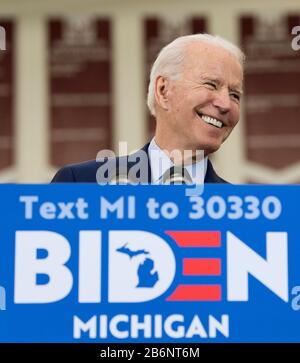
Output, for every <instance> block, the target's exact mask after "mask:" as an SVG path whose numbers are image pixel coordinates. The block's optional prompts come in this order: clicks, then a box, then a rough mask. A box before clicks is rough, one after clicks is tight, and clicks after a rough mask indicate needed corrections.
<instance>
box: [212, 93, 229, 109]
mask: <svg viewBox="0 0 300 363" xmlns="http://www.w3.org/2000/svg"><path fill="white" fill-rule="evenodd" d="M213 105H214V106H215V107H217V108H218V109H219V111H220V112H221V113H227V112H228V111H229V110H230V95H229V92H228V90H226V89H220V90H218V92H216V93H215V97H214V100H213Z"/></svg>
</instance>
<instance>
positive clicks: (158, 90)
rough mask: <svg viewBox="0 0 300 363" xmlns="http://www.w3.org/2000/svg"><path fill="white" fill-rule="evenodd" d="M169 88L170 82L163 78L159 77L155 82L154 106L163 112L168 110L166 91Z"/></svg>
mask: <svg viewBox="0 0 300 363" xmlns="http://www.w3.org/2000/svg"><path fill="white" fill-rule="evenodd" d="M169 87H170V81H169V80H168V79H167V78H166V77H164V76H159V77H157V78H156V81H155V100H156V104H157V105H159V106H160V107H161V108H163V109H164V110H168V108H169V105H168V91H169Z"/></svg>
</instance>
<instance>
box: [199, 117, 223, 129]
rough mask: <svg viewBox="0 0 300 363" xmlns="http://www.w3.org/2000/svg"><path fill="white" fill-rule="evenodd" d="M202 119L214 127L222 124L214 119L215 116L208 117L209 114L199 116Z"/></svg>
mask: <svg viewBox="0 0 300 363" xmlns="http://www.w3.org/2000/svg"><path fill="white" fill-rule="evenodd" d="M201 118H202V120H203V121H205V122H206V123H207V124H212V125H214V126H216V127H219V128H221V127H222V126H223V123H222V122H221V121H219V120H216V119H215V118H213V117H210V116H206V115H202V116H201Z"/></svg>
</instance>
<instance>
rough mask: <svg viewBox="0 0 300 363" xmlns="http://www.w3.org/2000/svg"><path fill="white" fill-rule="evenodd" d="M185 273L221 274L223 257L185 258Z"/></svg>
mask: <svg viewBox="0 0 300 363" xmlns="http://www.w3.org/2000/svg"><path fill="white" fill-rule="evenodd" d="M183 275H214V276H217V275H221V259H220V258H184V259H183Z"/></svg>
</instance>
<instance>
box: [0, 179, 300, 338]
mask: <svg viewBox="0 0 300 363" xmlns="http://www.w3.org/2000/svg"><path fill="white" fill-rule="evenodd" d="M185 191H186V188H185V187H184V186H105V187H104V186H101V187H100V186H98V185H80V184H69V185H58V184H57V185H1V186H0V195H1V204H0V215H1V219H0V342H109V343H115V342H126V343H128V342H181V343H183V342H186V343H190V342H191V343H192V342H206V343H207V342H300V331H299V326H300V311H299V309H300V268H299V261H300V243H299V242H300V240H299V232H298V220H297V215H298V203H297V201H299V200H300V187H299V186H232V185H207V186H205V189H204V192H203V194H201V195H198V196H197V195H194V196H193V195H192V196H186V193H185Z"/></svg>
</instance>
